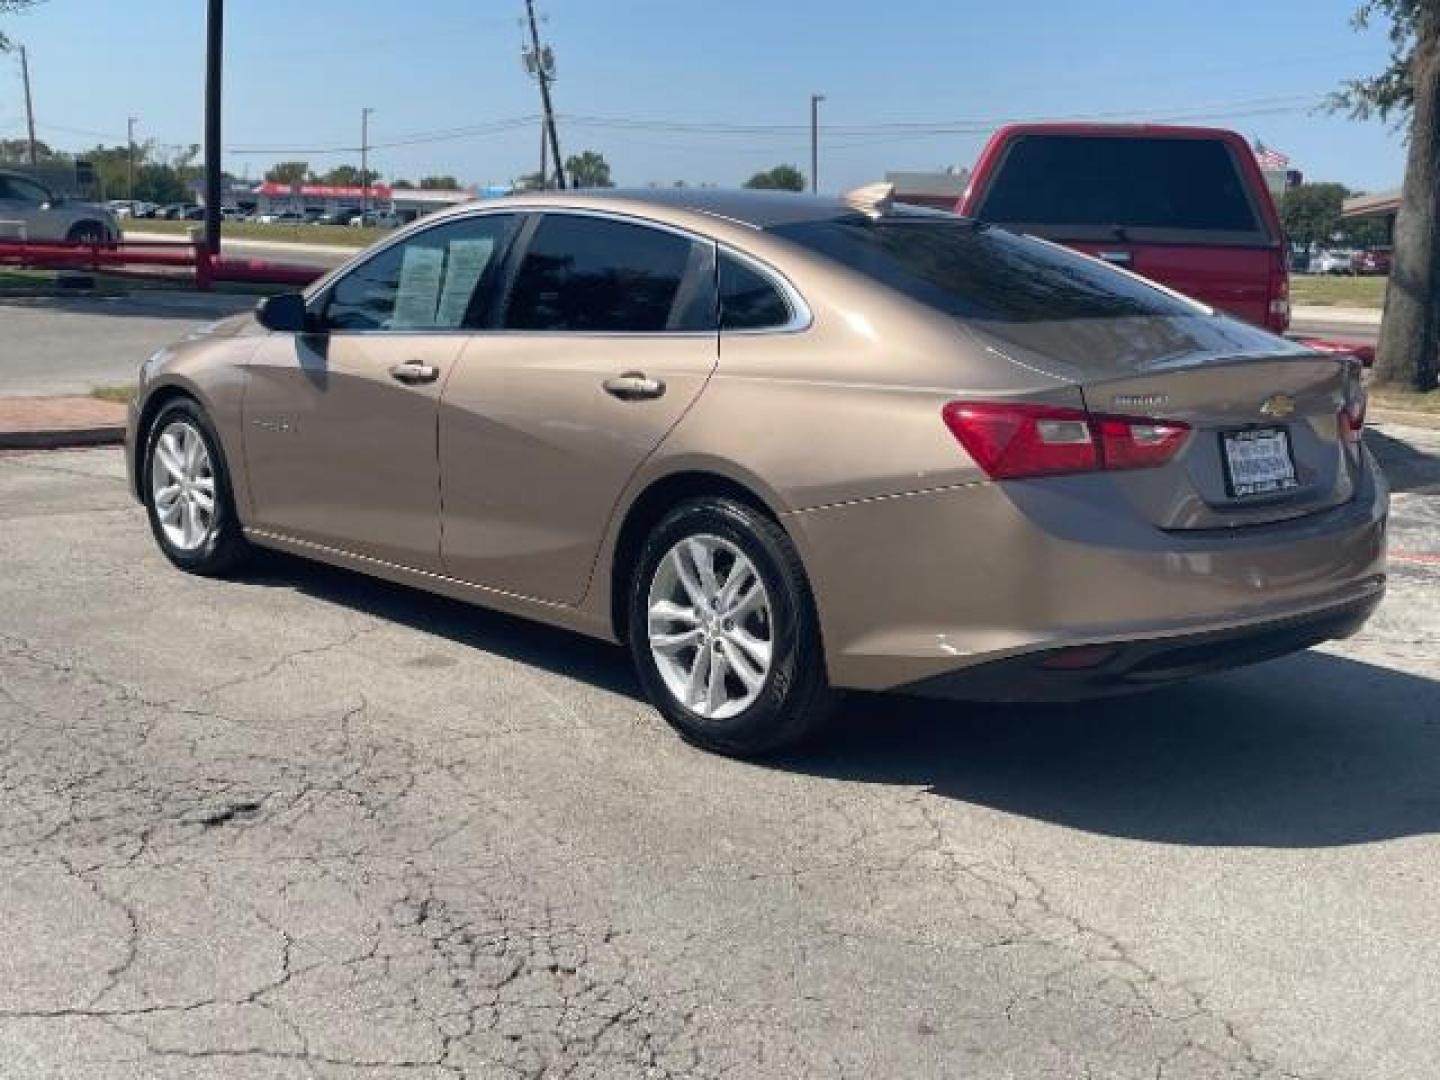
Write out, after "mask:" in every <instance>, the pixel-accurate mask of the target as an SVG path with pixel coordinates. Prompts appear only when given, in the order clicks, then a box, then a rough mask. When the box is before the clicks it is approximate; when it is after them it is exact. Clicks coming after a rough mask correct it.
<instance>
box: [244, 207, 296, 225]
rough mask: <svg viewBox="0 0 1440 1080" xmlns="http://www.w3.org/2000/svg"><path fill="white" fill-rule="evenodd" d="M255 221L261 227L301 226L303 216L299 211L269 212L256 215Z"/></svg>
mask: <svg viewBox="0 0 1440 1080" xmlns="http://www.w3.org/2000/svg"><path fill="white" fill-rule="evenodd" d="M255 220H256V221H257V222H258V223H259V224H261V225H303V224H304V223H305V215H304V214H302V213H301V212H300V211H299V210H269V211H266V212H265V213H263V214H256V215H255Z"/></svg>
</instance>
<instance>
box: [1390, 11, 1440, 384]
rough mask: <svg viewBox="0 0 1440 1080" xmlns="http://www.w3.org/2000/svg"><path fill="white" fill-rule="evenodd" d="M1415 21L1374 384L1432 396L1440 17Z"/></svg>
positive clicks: (1439, 274)
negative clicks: (1411, 108)
mask: <svg viewBox="0 0 1440 1080" xmlns="http://www.w3.org/2000/svg"><path fill="white" fill-rule="evenodd" d="M1417 23H1418V25H1417V27H1416V30H1417V40H1416V43H1415V53H1414V57H1413V59H1412V61H1411V63H1412V65H1413V67H1412V69H1411V74H1412V78H1413V80H1414V86H1415V112H1414V116H1413V117H1412V118H1411V122H1412V126H1411V131H1410V153H1409V159H1408V161H1407V162H1406V165H1405V186H1404V189H1403V191H1402V192H1401V195H1400V213H1399V216H1398V217H1397V218H1396V221H1395V254H1394V263H1393V266H1392V268H1391V271H1390V286H1389V289H1388V290H1387V291H1386V294H1385V320H1384V322H1383V323H1382V325H1381V328H1380V348H1379V351H1378V353H1377V356H1376V361H1375V378H1376V380H1377V381H1378V382H1385V383H1394V384H1400V385H1407V386H1411V387H1413V388H1414V389H1416V390H1433V389H1435V386H1436V372H1437V360H1440V15H1437V14H1433V13H1429V12H1427V13H1423V14H1421V15H1420V16H1419V18H1418V20H1417Z"/></svg>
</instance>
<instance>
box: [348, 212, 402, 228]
mask: <svg viewBox="0 0 1440 1080" xmlns="http://www.w3.org/2000/svg"><path fill="white" fill-rule="evenodd" d="M350 224H351V225H352V226H353V227H355V228H357V229H358V228H372V229H393V228H395V227H396V226H397V225H399V224H400V218H399V217H398V216H397V215H396V213H395V212H394V211H393V210H366V211H365V212H363V213H357V214H356V215H355V216H354V217H353V218H351V219H350Z"/></svg>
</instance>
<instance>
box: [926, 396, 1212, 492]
mask: <svg viewBox="0 0 1440 1080" xmlns="http://www.w3.org/2000/svg"><path fill="white" fill-rule="evenodd" d="M942 416H943V417H944V420H945V425H946V426H947V427H948V428H949V429H950V431H951V432H952V433H953V434H954V436H955V437H956V438H957V439H959V440H960V445H962V446H963V447H965V450H966V452H967V453H969V455H970V456H971V457H972V458H974V459H975V463H976V464H977V465H979V466H980V468H982V469H984V470H985V474H986V475H987V476H989V477H990V478H991V479H994V480H1019V479H1023V478H1026V477H1034V476H1058V475H1062V474H1065V473H1081V472H1098V471H1100V470H1102V469H1149V468H1154V467H1155V466H1157V465H1163V464H1165V463H1166V462H1167V461H1169V460H1170V459H1171V458H1173V457H1174V456H1175V454H1176V452H1177V451H1179V449H1180V447H1181V446H1182V445H1183V444H1184V442H1185V437H1186V435H1188V433H1189V431H1190V426H1189V425H1188V424H1185V423H1183V422H1181V421H1179V420H1152V419H1150V418H1148V417H1140V416H1108V415H1100V414H1093V413H1089V412H1086V411H1085V410H1084V409H1073V408H1067V407H1064V406H1058V405H1032V404H1028V403H1023V402H996V401H985V402H970V401H952V402H950V403H949V404H948V405H946V406H945V408H944V410H943V411H942Z"/></svg>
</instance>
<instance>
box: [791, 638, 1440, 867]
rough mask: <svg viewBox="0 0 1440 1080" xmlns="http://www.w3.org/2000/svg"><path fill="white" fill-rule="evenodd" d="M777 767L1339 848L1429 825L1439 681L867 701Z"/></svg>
mask: <svg viewBox="0 0 1440 1080" xmlns="http://www.w3.org/2000/svg"><path fill="white" fill-rule="evenodd" d="M773 764H774V765H776V766H778V767H782V768H786V769H790V770H793V771H795V772H801V773H807V774H812V775H818V776H828V777H833V778H835V779H838V780H855V781H862V782H865V783H872V784H873V783H893V784H907V785H923V786H924V787H926V788H928V789H929V791H930V792H931V793H933V794H935V795H939V796H943V797H945V798H951V799H959V800H962V801H964V802H968V803H972V804H975V805H980V806H989V807H993V808H994V809H997V810H1002V811H1005V812H1006V813H1011V814H1022V815H1025V816H1026V817H1032V818H1036V819H1039V820H1042V821H1048V822H1053V823H1055V824H1058V825H1064V826H1066V827H1068V828H1073V829H1082V830H1085V831H1087V832H1093V833H1099V834H1104V835H1109V836H1116V837H1125V838H1129V839H1136V840H1150V841H1155V842H1159V843H1168V844H1186V845H1197V846H1222V847H1278V848H1314V847H1335V846H1342V845H1347V844H1359V843H1366V842H1370V841H1376V840H1388V839H1394V838H1398V837H1404V836H1416V835H1422V834H1428V833H1435V832H1440V682H1436V681H1433V680H1429V679H1425V678H1420V677H1417V676H1414V675H1407V674H1405V673H1403V672H1398V671H1393V670H1390V669H1388V668H1383V667H1378V666H1375V665H1372V664H1366V663H1361V662H1358V661H1354V660H1347V659H1343V658H1340V657H1336V656H1332V655H1328V654H1325V653H1319V652H1306V653H1301V654H1299V655H1296V656H1292V657H1287V658H1285V659H1282V660H1276V661H1272V662H1270V663H1268V664H1261V665H1258V666H1256V667H1252V668H1246V669H1242V670H1238V671H1232V672H1227V673H1225V674H1222V675H1214V676H1210V677H1208V678H1204V679H1199V680H1196V681H1194V682H1191V683H1188V684H1183V685H1178V686H1173V687H1170V688H1167V689H1165V690H1160V691H1155V692H1153V693H1150V694H1146V695H1143V696H1136V697H1128V698H1118V699H1112V700H1110V701H1099V702H1087V703H1083V704H1077V705H1047V706H997V705H973V704H965V703H950V704H946V703H935V702H926V701H920V700H917V699H907V698H902V697H898V696H885V695H874V696H866V697H863V698H856V699H855V700H854V701H853V703H852V704H851V705H850V706H849V707H848V708H847V709H846V710H845V711H844V714H843V715H842V717H841V718H840V721H839V723H838V725H837V730H835V731H834V732H833V735H832V737H831V738H829V739H828V740H827V741H826V742H825V743H823V744H821V745H819V746H817V747H816V748H815V749H813V750H810V751H808V752H803V753H796V754H793V755H791V756H789V757H787V758H785V759H782V760H779V761H776V762H774V763H773Z"/></svg>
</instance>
